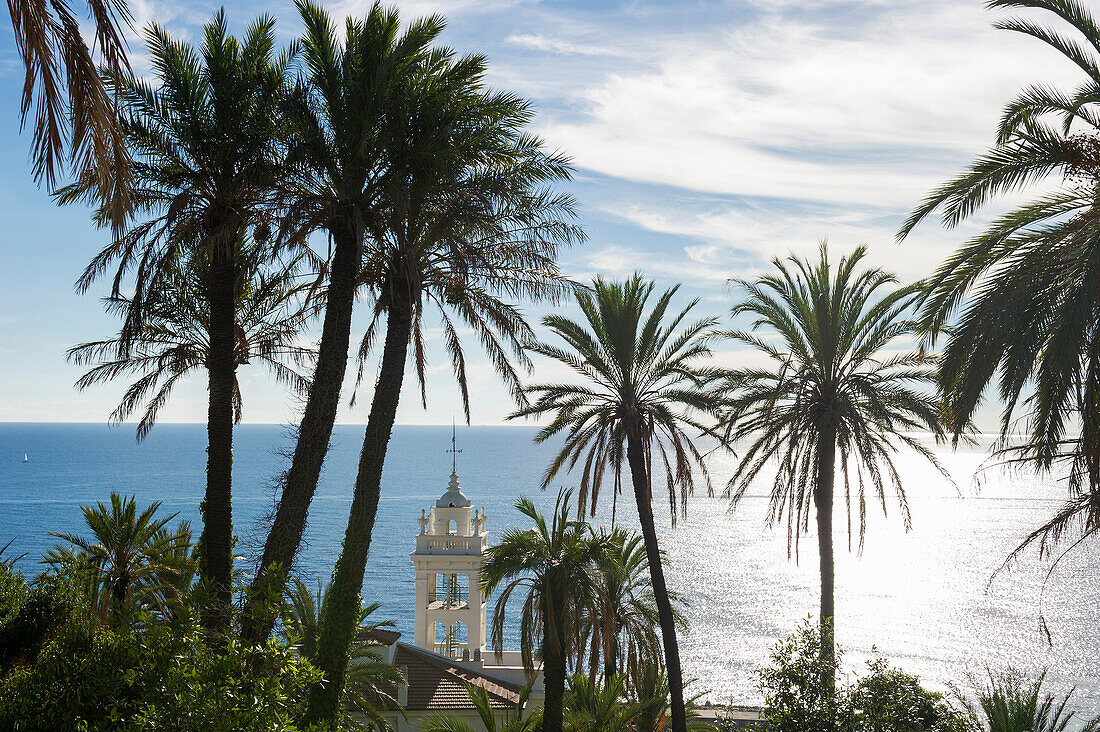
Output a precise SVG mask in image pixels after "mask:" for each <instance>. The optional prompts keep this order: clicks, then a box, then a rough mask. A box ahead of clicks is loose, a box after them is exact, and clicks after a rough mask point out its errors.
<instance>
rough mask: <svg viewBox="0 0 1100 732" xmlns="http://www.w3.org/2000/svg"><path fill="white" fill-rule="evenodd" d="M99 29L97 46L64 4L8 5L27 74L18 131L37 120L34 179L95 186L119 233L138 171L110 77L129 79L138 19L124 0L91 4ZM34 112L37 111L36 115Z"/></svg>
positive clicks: (23, 1)
mask: <svg viewBox="0 0 1100 732" xmlns="http://www.w3.org/2000/svg"><path fill="white" fill-rule="evenodd" d="M86 2H87V10H88V15H89V16H90V17H91V19H92V22H93V24H94V27H95V37H94V39H93V40H92V43H91V44H89V43H88V41H87V40H86V39H85V38H84V37H83V35H82V34H81V32H80V20H79V19H78V17H77V14H76V13H75V12H74V10H73V8H72V7H71V5H70V3H69V2H67V1H66V0H8V11H9V13H10V15H11V22H12V30H13V31H14V33H15V46H16V50H17V52H18V53H19V57H20V59H21V60H22V62H23V67H24V69H25V76H24V80H23V93H22V98H21V100H20V105H19V114H20V127H21V129H22V128H24V127H26V125H27V122H28V120H29V119H32V118H33V121H32V122H31V127H32V130H33V131H32V138H31V160H32V165H31V169H32V173H33V176H34V180H35V182H36V183H38V184H40V185H42V184H44V185H45V186H46V187H47V188H50V189H53V188H54V187H56V185H57V183H58V181H59V180H60V179H61V178H63V177H65V175H66V174H67V173H72V174H74V175H76V176H77V177H82V178H85V179H87V180H90V181H94V186H95V188H96V190H97V192H98V197H99V198H100V200H103V201H105V202H106V205H105V207H104V210H105V213H106V214H107V216H108V218H109V219H110V222H111V224H112V227H113V228H114V230H115V233H116V234H118V233H121V231H122V226H123V224H124V222H125V220H126V217H127V216H128V215H129V213H130V210H131V202H130V189H131V184H132V182H133V172H132V167H131V160H130V155H129V152H128V150H127V146H126V140H125V137H124V135H123V133H122V131H121V129H120V127H119V124H118V117H117V113H116V112H117V106H116V101H117V100H116V99H115V97H114V96H113V95H112V94H111V93H110V91H109V90H108V89H107V87H106V85H105V84H104V83H103V77H102V76H101V75H100V73H99V69H98V68H97V63H98V64H102V66H103V67H104V69H105V70H106V72H107V73H108V74H109V75H114V76H119V75H122V74H128V73H130V64H129V61H128V60H127V57H126V41H125V32H126V31H127V30H129V29H130V28H131V27H132V25H131V24H132V17H131V15H130V11H129V9H128V8H127V7H126V3H125V1H124V0H86ZM32 108H33V112H32Z"/></svg>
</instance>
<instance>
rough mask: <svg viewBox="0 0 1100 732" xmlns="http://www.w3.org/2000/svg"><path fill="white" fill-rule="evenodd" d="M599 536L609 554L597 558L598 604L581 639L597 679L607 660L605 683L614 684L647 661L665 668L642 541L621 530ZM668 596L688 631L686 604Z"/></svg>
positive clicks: (604, 531)
mask: <svg viewBox="0 0 1100 732" xmlns="http://www.w3.org/2000/svg"><path fill="white" fill-rule="evenodd" d="M599 536H600V540H601V542H602V543H604V544H606V546H607V551H606V552H604V553H603V554H601V555H600V556H599V558H598V559H597V560H596V566H597V574H596V578H597V582H596V588H595V604H594V606H593V608H592V610H591V611H590V612H589V613H587V614H586V616H585V618H586V623H585V627H584V631H583V633H582V639H587V645H588V646H589V662H588V669H589V673H590V674H592V678H593V680H595V673H596V668H597V666H598V664H599V661H600V659H601V658H602V659H603V671H604V682H605V683H607V684H610V683H611V682H612V680H613V679H614V678H615V677H616V676H617V675H618V674H619V673H620V672H624V673H627V674H628V675H629V674H631V673H633V672H634V671H636V670H637V668H638V666H639V664H641V663H643V662H645V661H647V660H648V659H654V660H656V661H657V662H658V664H659V665H662V666H663V663H661V660H662V653H661V638H660V636H659V635H658V633H657V627H659V624H660V619H659V613H658V611H657V602H656V599H655V598H654V596H653V586H652V584H651V582H650V577H649V563H648V560H647V559H646V553H645V544H644V543H643V541H642V537H640V536H638V535H637V534H634V533H631V532H628V531H626V530H625V529H622V528H618V529H613V530H611V531H608V530H607V529H603V528H601V529H600V531H599ZM669 597H670V599H671V601H672V603H673V614H674V615H675V616H676V624H677V626H678V628H679V629H680V630H684V629H685V628H686V624H687V620H686V618H685V617H684V616H683V614H682V613H681V612H680V609H679V608H678V607H677V605H681V604H684V602H685V601H684V599H683V598H682V597H681V596H680V595H679V594H677V593H672V592H670V593H669ZM581 645H582V646H583V645H585V643H583V642H582V644H581Z"/></svg>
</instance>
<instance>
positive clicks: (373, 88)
mask: <svg viewBox="0 0 1100 732" xmlns="http://www.w3.org/2000/svg"><path fill="white" fill-rule="evenodd" d="M297 6H298V12H299V14H300V15H301V17H302V21H303V23H304V25H305V34H304V36H303V38H302V40H301V58H302V62H303V64H304V69H305V70H304V78H303V79H302V80H301V82H300V85H299V88H298V89H297V92H296V94H295V95H294V97H293V98H294V100H295V102H294V104H291V105H289V113H290V118H291V121H292V122H293V126H292V129H293V130H294V133H295V136H296V142H295V144H294V145H293V146H292V148H291V150H290V154H289V161H290V163H291V170H292V172H293V175H288V177H287V179H286V182H285V184H284V187H285V189H286V190H285V196H286V197H287V199H288V200H289V201H291V205H290V211H289V214H288V216H287V217H286V218H285V220H284V224H283V226H282V227H281V232H280V236H279V239H280V240H286V241H289V242H300V241H303V240H304V238H305V237H306V236H308V235H309V234H310V233H311V232H314V231H318V230H320V231H323V232H324V233H325V234H326V235H327V237H328V238H329V240H330V242H331V245H332V256H331V261H330V262H329V263H328V267H327V272H328V282H327V288H326V291H325V293H324V294H325V314H324V322H323V325H322V330H321V340H320V343H319V345H318V349H317V365H316V367H315V368H314V372H313V378H312V380H311V386H310V390H309V394H308V396H307V398H306V403H305V408H304V410H303V412H302V418H301V421H300V423H299V425H298V436H297V442H296V443H295V446H294V455H293V457H292V459H291V464H290V467H289V468H288V469H287V471H286V473H285V475H284V476H283V479H282V486H281V487H282V494H281V497H280V499H279V505H278V508H277V510H276V513H275V517H274V520H273V522H272V525H271V529H270V531H269V532H268V535H267V539H266V541H265V543H264V548H263V552H262V554H261V556H260V559H259V563H258V566H257V568H256V573H255V576H254V578H253V580H252V583H251V585H250V587H249V591H248V594H247V601H246V604H245V608H244V613H243V615H244V617H243V620H242V634H243V636H244V638H245V639H246V640H248V641H250V642H253V643H256V642H261V641H262V640H264V639H265V638H267V636H268V635H269V634H270V633H271V629H272V626H273V625H274V623H275V617H276V612H275V610H276V608H277V606H278V604H279V603H278V600H279V598H280V597H281V596H282V593H283V589H284V588H285V586H286V578H287V573H288V572H289V571H290V569H291V566H292V564H293V561H294V557H295V555H296V554H297V552H298V548H299V547H300V546H301V542H302V534H303V532H304V531H305V526H306V521H307V519H308V515H309V505H310V502H311V501H312V500H313V494H314V492H315V491H316V489H317V480H318V478H319V477H320V475H321V466H322V464H323V462H324V459H325V454H326V453H327V452H328V447H329V440H330V438H331V437H332V427H333V424H335V422H336V411H337V407H338V406H339V404H340V390H341V387H342V385H343V383H344V375H345V372H346V369H347V361H348V354H349V349H350V345H351V317H352V310H353V306H354V303H355V294H356V290H357V288H358V287H359V282H360V279H359V277H360V271H361V268H362V259H363V245H364V242H365V241H366V240H367V239H368V238H372V239H373V238H376V236H377V233H376V232H377V230H378V227H379V223H380V220H381V217H382V214H381V206H382V203H381V192H382V189H383V188H384V186H385V185H386V183H387V181H388V180H390V179H391V177H390V176H391V174H390V170H391V168H390V161H389V160H388V158H387V157H386V154H385V151H384V149H383V142H384V139H383V132H382V124H383V118H384V116H385V114H386V111H387V110H389V109H391V108H392V107H394V106H395V105H396V104H397V103H398V97H399V95H400V94H401V93H403V91H404V89H405V88H406V86H407V84H408V83H409V82H408V78H409V77H415V76H417V75H419V74H421V73H422V72H423V67H424V66H425V65H429V66H430V65H431V63H433V59H434V56H433V54H432V53H431V52H430V50H429V45H430V44H431V43H432V42H433V41H434V39H435V38H436V36H437V35H438V34H439V33H440V32H441V31H442V28H443V21H442V19H440V18H439V17H438V16H431V17H428V18H425V19H422V20H418V21H416V22H414V23H412V24H410V25H409V26H408V27H407V28H406V29H405V32H404V33H400V29H401V23H400V20H399V17H398V14H397V11H396V10H393V9H388V10H386V9H383V8H382V7H381V6H380V5H379V4H377V3H375V4H374V6H373V7H372V8H371V9H370V11H369V13H368V14H367V15H366V17H365V18H362V19H356V18H350V17H349V18H348V19H347V20H346V21H345V24H344V28H343V30H342V32H341V31H338V29H337V28H336V26H335V25H334V24H333V23H332V21H331V19H330V18H329V16H328V15H327V14H326V13H325V12H324V10H322V9H321V8H320V7H319V6H318V5H316V4H314V3H312V2H310V1H309V0H298V2H297Z"/></svg>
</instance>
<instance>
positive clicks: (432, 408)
mask: <svg viewBox="0 0 1100 732" xmlns="http://www.w3.org/2000/svg"><path fill="white" fill-rule="evenodd" d="M397 4H398V5H399V7H400V8H401V10H402V15H403V17H405V18H412V17H414V16H417V15H421V14H425V13H429V12H440V13H442V14H444V15H445V16H446V17H447V19H448V27H447V31H446V32H445V34H444V37H443V41H444V42H445V43H446V44H447V45H450V46H451V47H453V48H455V49H457V50H459V51H461V52H480V53H483V54H485V55H487V56H488V58H489V62H490V71H491V73H490V82H491V84H492V85H494V86H496V87H500V88H506V89H510V90H512V91H515V92H517V93H519V94H522V95H524V96H526V97H528V98H529V99H531V100H532V101H533V102H534V105H535V107H536V109H537V111H538V116H537V118H536V121H535V124H534V127H535V130H536V132H537V133H538V134H540V135H541V136H542V137H543V138H544V139H545V140H546V142H547V144H548V146H550V147H552V148H555V149H561V150H564V151H565V152H567V153H568V154H569V155H571V156H572V158H573V161H574V164H575V166H576V168H577V175H576V180H575V182H574V183H573V184H572V185H571V186H570V190H571V191H572V192H573V193H574V194H575V195H576V197H577V198H578V200H579V202H580V211H581V223H582V224H583V226H584V227H585V229H586V230H587V233H588V242H587V243H586V244H584V245H582V246H579V247H577V248H574V249H573V250H570V251H568V252H567V253H566V254H565V256H564V258H563V264H564V267H565V269H566V270H567V271H568V272H570V273H572V274H574V275H577V276H588V275H591V274H594V273H597V272H598V273H601V274H604V275H607V276H623V275H626V274H629V273H630V272H632V271H634V270H640V271H642V272H644V273H645V274H647V275H649V276H650V277H652V278H654V279H656V280H657V281H658V282H659V283H660V284H661V285H670V284H673V283H676V282H682V283H683V288H682V290H681V292H682V293H683V296H684V300H686V299H687V298H689V297H698V298H700V299H701V301H702V302H701V304H700V306H699V309H700V312H705V313H707V314H715V315H724V314H725V313H726V312H727V311H728V309H729V307H730V305H731V304H732V301H733V297H734V294H733V293H732V292H731V291H730V290H729V288H728V287H727V286H726V280H727V278H729V277H745V276H751V275H752V274H754V273H756V272H759V271H760V270H761V269H762V268H764V267H766V266H767V263H768V261H769V260H770V259H771V258H772V257H773V256H777V255H785V254H787V253H789V252H796V253H801V254H805V253H810V252H812V251H813V250H814V249H816V247H817V242H818V240H820V239H822V238H827V239H828V240H829V242H830V244H831V246H832V247H833V248H834V249H836V250H839V251H847V250H850V249H851V248H852V247H854V246H856V245H857V244H866V245H867V246H868V247H869V248H870V252H871V258H872V260H873V262H874V263H875V264H879V265H883V266H887V267H889V268H890V269H892V270H894V271H895V272H897V273H898V274H899V275H900V276H901V277H902V278H904V279H914V278H917V277H920V276H922V275H924V274H927V273H928V272H930V271H931V269H932V268H933V267H934V266H935V265H936V264H937V263H938V262H939V261H941V260H942V259H943V258H944V256H946V254H947V253H949V252H950V251H951V250H952V249H953V248H954V247H955V246H957V244H958V243H959V242H960V241H962V240H963V239H965V237H966V236H967V235H968V234H970V233H973V231H974V227H975V226H977V225H979V224H980V220H976V221H975V222H974V223H972V224H968V225H967V226H966V227H963V228H960V229H957V230H955V231H950V232H947V231H944V230H942V229H940V228H938V227H937V226H936V225H927V226H925V227H923V228H922V229H920V230H919V231H918V233H917V234H916V235H914V236H913V237H911V238H910V239H909V240H908V241H907V242H906V243H905V244H903V245H900V246H899V245H897V244H895V243H894V241H893V233H894V232H895V231H896V229H897V227H898V224H899V223H900V221H901V220H902V219H903V218H904V216H905V215H906V213H907V212H908V211H909V210H910V209H911V208H912V207H913V206H914V205H915V204H916V202H917V201H918V200H919V199H920V197H921V196H922V195H923V194H925V193H926V192H927V191H928V190H929V189H930V188H931V187H933V186H935V185H936V184H937V183H939V182H941V181H942V180H944V179H945V178H946V177H947V176H949V175H951V174H952V173H954V172H957V171H958V170H959V168H960V167H961V166H963V165H964V164H965V163H966V162H967V161H968V160H969V159H970V158H971V157H972V156H973V155H974V154H976V153H977V152H979V151H980V150H981V149H983V148H984V147H985V146H986V145H987V144H988V143H989V142H990V141H991V140H992V132H993V128H994V125H995V123H996V120H997V117H998V113H999V109H1000V107H1001V105H1002V104H1003V103H1004V102H1005V101H1007V100H1008V99H1009V98H1010V97H1011V96H1012V95H1013V94H1014V93H1015V92H1016V91H1018V90H1019V89H1020V88H1021V87H1023V86H1024V85H1026V84H1028V83H1030V82H1033V81H1037V80H1044V81H1047V82H1052V83H1058V84H1061V83H1065V84H1068V83H1071V82H1073V81H1074V80H1076V78H1077V77H1076V75H1075V74H1074V69H1073V68H1072V67H1070V66H1069V65H1068V63H1066V62H1064V61H1062V59H1061V58H1060V57H1057V56H1056V55H1055V54H1054V53H1053V52H1048V51H1047V49H1045V48H1044V47H1040V46H1039V45H1038V44H1037V43H1036V42H1034V41H1031V40H1030V39H1026V38H1024V37H1021V36H1018V35H1014V34H1010V33H1007V32H1004V31H995V30H993V29H992V28H991V23H992V21H993V20H994V19H995V18H996V17H997V16H996V15H995V14H993V13H989V12H987V11H985V10H983V9H982V7H981V5H982V4H981V3H980V2H971V1H969V0H864V1H862V2H836V1H833V0H802V1H796V0H790V1H788V0H744V1H741V2H725V3H723V2H703V1H691V0H689V1H684V2H662V1H661V0H654V1H652V2H647V1H637V2H606V3H604V2H555V1H553V0H546V1H543V2H537V1H530V2H525V1H524V0H450V1H449V2H431V1H429V0H416V2H400V3H397ZM131 7H132V9H133V11H134V14H135V16H136V19H137V23H138V25H139V27H140V26H141V25H144V24H145V23H148V22H150V21H153V20H155V21H157V22H160V23H161V24H163V25H165V26H167V27H168V28H169V29H170V31H172V32H173V34H175V35H177V36H180V37H184V38H189V39H192V40H193V39H195V38H196V37H197V36H198V32H199V28H200V27H201V25H202V23H203V22H204V21H206V20H207V19H208V18H209V17H210V16H211V15H212V14H213V13H214V12H215V10H216V9H217V7H218V5H217V4H214V3H205V2H190V1H182V0H177V1H175V2H162V1H161V0H139V1H137V2H132V3H131ZM368 7H369V3H368V2H365V1H364V0H344V1H343V2H338V3H329V4H328V8H329V10H330V12H331V13H332V15H333V16H335V17H343V16H344V15H347V14H362V13H364V12H365V11H366V9H367V8H368ZM260 12H267V13H271V14H273V15H275V16H276V17H277V19H278V28H279V32H280V33H281V34H282V35H283V36H284V37H285V38H286V39H287V40H289V39H291V38H292V37H294V36H295V35H296V34H297V33H298V31H299V25H298V21H297V16H296V13H295V11H294V8H293V4H292V3H290V2H266V3H263V2H237V3H234V4H232V5H231V6H230V7H229V8H228V14H229V18H230V20H231V22H232V23H233V25H234V26H235V28H237V29H240V28H241V27H243V26H244V25H245V24H246V23H247V22H248V21H249V20H250V19H251V18H252V17H254V16H255V15H256V14H258V13H260ZM131 53H132V55H133V64H134V67H135V69H136V70H138V71H139V72H140V71H142V70H143V69H144V68H147V67H146V61H145V58H144V53H143V47H142V43H141V41H140V38H139V37H138V36H137V35H135V36H134V38H133V40H132V41H131ZM21 85H22V72H21V68H20V67H19V64H18V62H17V60H16V57H15V53H14V48H13V41H12V34H11V28H10V26H6V25H5V26H4V30H3V31H2V33H0V99H2V100H4V102H3V104H2V105H0V155H2V159H3V161H4V163H3V165H4V167H3V170H4V175H3V176H0V264H2V267H3V273H4V278H3V281H4V287H3V289H2V290H0V420H11V421H102V420H104V419H106V415H107V414H109V413H110V411H111V410H112V408H113V407H114V405H115V404H116V402H117V398H118V396H119V394H120V392H121V387H117V388H116V387H104V388H97V389H95V390H92V391H88V392H85V393H77V392H76V391H75V390H74V389H73V388H72V384H73V382H74V381H75V380H76V378H77V377H78V376H79V373H80V372H79V370H78V369H77V368H76V367H73V366H70V365H67V364H66V363H65V360H64V352H65V350H66V349H67V348H68V347H69V346H71V345H73V344H75V343H78V342H81V341H84V340H91V339H94V338H99V337H102V336H105V335H107V334H108V333H110V332H111V330H112V329H113V328H114V327H115V324H114V322H112V321H111V320H110V319H109V318H107V317H106V316H105V315H104V314H103V313H102V311H101V309H100V307H99V304H98V302H97V299H96V298H97V297H98V296H101V295H103V294H105V291H106V283H104V285H103V286H102V287H100V288H98V290H96V291H95V292H93V293H92V294H90V295H87V296H78V295H77V294H75V292H74V290H73V287H72V285H73V282H74V280H75V279H76V277H77V275H78V274H79V272H80V270H81V269H82V267H83V266H84V264H85V263H86V261H87V259H88V258H89V257H90V256H91V255H92V254H93V253H94V252H95V251H97V250H98V249H99V248H100V247H101V246H102V245H103V243H104V234H103V232H100V231H97V230H96V229H95V228H94V227H93V226H92V225H91V224H90V223H89V220H88V215H87V212H86V211H85V210H82V209H78V208H70V209H58V208H56V207H55V206H53V205H52V204H51V202H50V200H49V198H48V196H47V194H46V192H44V191H42V190H40V189H38V188H36V187H35V185H34V184H33V182H32V181H31V179H30V175H29V167H28V165H27V149H28V143H29V140H28V138H27V136H20V135H19V134H18V108H17V103H18V95H19V92H20V89H21ZM527 311H528V312H529V313H530V315H531V316H532V318H533V319H534V318H537V317H538V316H539V315H540V314H541V313H542V312H544V310H543V309H540V308H538V307H533V306H532V307H528V308H527ZM362 327H363V323H361V322H357V323H356V333H357V335H359V334H361V332H362ZM432 345H433V344H429V356H430V358H431V361H432V363H431V373H430V375H429V404H428V409H427V410H425V409H422V408H421V406H420V403H419V399H417V398H416V394H415V392H414V391H412V389H409V390H407V391H406V393H405V395H404V396H403V399H402V407H401V411H400V413H399V421H400V422H402V423H406V424H415V423H427V424H440V423H446V422H448V421H450V418H451V415H452V414H460V413H461V410H460V406H459V404H460V403H459V399H458V396H457V390H456V389H455V388H454V386H453V383H452V381H451V379H450V370H449V366H448V365H447V362H446V361H445V360H444V358H443V354H442V351H441V349H438V348H432ZM434 345H437V346H438V343H435V344H434ZM475 353H476V343H474V342H473V341H471V342H470V354H471V355H474V354H475ZM718 358H719V359H720V360H721V361H723V362H724V363H728V364H735V363H743V362H746V361H747V360H748V359H749V358H751V356H749V355H748V354H745V353H743V352H739V351H736V350H732V349H726V350H721V352H720V353H719V354H718ZM472 361H473V363H472V365H471V381H472V395H473V414H472V421H473V423H475V424H493V423H499V422H501V421H503V418H504V416H505V415H506V414H507V413H508V411H509V410H510V402H509V397H508V395H507V392H506V391H505V390H504V389H503V388H502V387H500V386H499V385H498V383H497V382H496V380H495V379H494V378H493V377H492V374H491V369H490V368H489V366H488V364H487V363H486V361H485V359H484V358H482V357H481V356H480V354H478V355H477V357H476V358H474V359H472ZM373 368H374V367H373V365H370V366H369V367H368V373H369V372H370V371H373ZM353 371H354V364H352V368H349V372H353ZM558 375H562V374H560V372H557V371H556V370H555V369H553V367H549V366H546V365H540V367H539V368H538V370H537V373H536V378H537V379H539V380H543V379H551V378H555V377H556V376H558ZM241 378H242V385H243V389H244V398H245V421H248V422H293V421H296V416H295V408H296V402H295V401H294V400H293V399H291V398H290V397H289V395H288V394H287V393H286V392H285V391H284V390H283V389H282V388H281V387H279V386H278V385H276V384H275V383H274V382H273V381H272V380H271V379H270V378H268V377H267V376H266V375H265V374H264V373H263V372H262V371H260V370H258V368H257V367H253V368H252V369H251V370H248V367H246V370H244V371H242V372H241ZM349 394H350V391H349ZM345 401H346V400H345ZM366 409H367V407H366V402H365V401H360V402H359V403H358V405H357V406H356V407H355V408H354V409H351V408H348V407H347V406H346V405H345V407H343V408H342V411H341V415H340V419H341V421H342V422H362V421H364V420H365V415H366ZM162 414H163V417H162V419H163V420H165V421H184V422H188V421H203V419H204V418H205V384H204V383H203V381H202V380H201V379H196V380H195V381H194V383H190V384H186V385H184V386H181V387H180V388H179V389H178V390H177V393H176V396H175V398H174V399H173V401H172V403H171V404H170V405H169V407H168V408H166V409H165V410H164V411H163V413H162ZM983 421H984V420H983ZM983 426H988V425H983Z"/></svg>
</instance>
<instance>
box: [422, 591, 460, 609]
mask: <svg viewBox="0 0 1100 732" xmlns="http://www.w3.org/2000/svg"><path fill="white" fill-rule="evenodd" d="M428 594H429V597H428V602H442V603H443V606H444V607H458V606H459V605H463V604H466V603H469V602H470V590H469V589H467V588H465V587H437V588H436V589H435V592H431V593H428Z"/></svg>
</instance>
